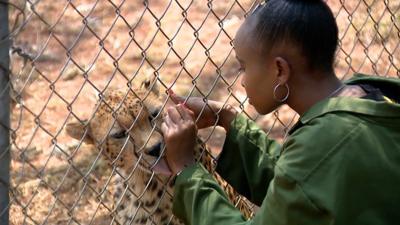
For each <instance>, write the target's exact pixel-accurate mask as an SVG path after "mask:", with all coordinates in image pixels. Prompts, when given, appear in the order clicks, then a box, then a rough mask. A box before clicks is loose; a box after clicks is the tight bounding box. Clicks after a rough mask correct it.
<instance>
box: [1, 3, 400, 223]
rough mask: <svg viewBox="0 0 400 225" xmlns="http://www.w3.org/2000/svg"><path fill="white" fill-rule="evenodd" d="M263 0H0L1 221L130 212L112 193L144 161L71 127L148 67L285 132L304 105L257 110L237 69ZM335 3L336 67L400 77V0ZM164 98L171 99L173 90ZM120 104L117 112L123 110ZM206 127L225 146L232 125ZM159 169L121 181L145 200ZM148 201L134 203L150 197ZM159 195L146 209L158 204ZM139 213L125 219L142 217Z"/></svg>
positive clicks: (175, 84)
mask: <svg viewBox="0 0 400 225" xmlns="http://www.w3.org/2000/svg"><path fill="white" fill-rule="evenodd" d="M254 4H257V3H256V2H254V1H253V0H230V1H211V0H209V1H193V0H192V1H190V0H168V1H161V0H151V1H126V0H102V1H100V0H69V1H57V2H54V1H51V0H11V1H7V0H1V1H0V23H1V24H0V37H1V42H0V65H1V69H0V75H1V77H0V94H1V95H0V101H1V104H0V105H1V110H0V120H1V127H0V135H1V136H0V147H1V148H0V169H1V170H0V176H1V179H0V181H1V182H0V195H1V197H0V206H1V207H0V213H1V220H0V223H1V224H7V221H8V220H9V221H10V224H110V223H113V222H120V221H117V219H116V211H117V210H124V209H121V204H120V203H119V202H118V201H117V202H116V200H115V198H113V197H115V194H112V193H116V191H115V190H114V189H115V188H117V189H118V186H117V185H116V183H118V182H120V183H126V182H127V180H128V178H129V177H132V176H134V175H133V174H134V173H136V172H137V171H138V170H139V169H138V166H137V165H138V164H137V163H136V162H135V163H133V164H135V165H133V166H135V168H134V169H133V170H132V173H131V174H125V175H124V176H126V177H124V176H122V175H121V174H119V172H118V169H116V166H117V165H118V164H117V163H116V162H112V163H111V165H109V164H107V163H106V162H107V160H105V158H104V157H103V155H102V153H101V151H102V150H101V151H100V152H99V151H98V149H97V150H96V147H94V146H95V145H93V144H86V143H84V140H75V139H72V138H71V137H70V136H69V135H67V134H66V132H65V127H66V124H67V123H68V122H70V121H80V123H81V124H85V120H86V119H89V121H90V120H91V119H93V117H94V114H96V113H99V110H101V109H100V108H101V107H98V106H97V107H96V106H95V102H97V101H99V100H98V99H100V101H103V102H107V99H106V95H107V92H108V90H111V89H113V90H115V89H120V90H124V91H123V93H125V97H124V98H123V99H127V98H128V97H127V96H128V93H130V92H134V95H135V96H137V97H138V95H139V94H137V93H135V90H136V89H135V88H134V87H137V86H138V85H140V84H141V82H142V81H143V80H144V79H145V78H146V77H148V76H149V75H150V76H152V77H155V78H156V82H157V84H158V86H159V87H160V93H162V94H164V93H166V92H165V91H166V90H169V89H173V90H174V92H176V93H178V94H180V95H183V96H199V97H203V98H204V100H205V101H206V100H207V99H213V100H219V101H223V102H226V103H229V104H231V105H234V106H237V107H238V108H240V109H241V110H242V111H243V112H245V113H247V115H248V116H249V117H251V118H252V119H254V120H256V121H257V122H258V123H259V124H260V126H261V127H263V128H264V129H265V130H266V131H267V133H268V135H269V137H271V138H275V139H278V140H282V139H283V138H284V136H285V134H286V131H287V130H288V128H289V127H290V126H291V125H292V124H293V122H295V120H296V119H297V115H296V114H295V113H294V112H292V111H291V110H290V109H288V108H287V107H281V108H280V109H279V110H277V111H275V112H274V113H272V114H271V115H267V116H258V115H257V114H256V113H255V111H254V110H253V109H252V108H251V107H250V106H249V105H248V103H247V102H246V96H245V92H244V90H243V89H242V88H241V86H240V80H239V78H238V73H237V70H238V68H239V66H238V64H237V63H236V60H235V56H234V52H233V45H232V40H233V37H234V35H235V32H236V30H237V28H238V27H239V25H240V24H241V22H242V21H243V20H244V18H245V15H246V13H247V12H248V11H249V10H250V9H251V8H252V7H253V6H254ZM328 4H329V5H330V7H331V8H332V10H333V11H334V14H335V16H336V18H337V22H338V25H339V29H340V35H339V38H340V43H339V44H340V46H339V49H338V52H337V62H336V73H337V75H338V76H339V77H341V78H342V79H346V78H348V77H349V76H350V75H351V74H352V73H354V72H363V73H368V74H374V75H380V76H394V77H400V61H399V58H400V57H399V55H400V47H399V45H400V2H399V1H394V0H393V1H389V0H384V1H383V0H351V1H345V0H341V1H333V0H332V1H328ZM7 10H8V13H7ZM8 31H9V33H7V32H8ZM9 58H10V63H9ZM7 74H9V76H5V75H7ZM125 90H131V91H125ZM94 93H96V94H94ZM164 95H165V96H167V94H164ZM139 98H140V97H139ZM140 99H141V100H143V99H142V98H140ZM161 102H162V104H161V105H162V106H165V104H166V102H167V98H164V100H161ZM140 105H141V107H142V108H143V104H140ZM120 107H121V104H120V105H119V106H118V107H117V108H120ZM111 108H112V110H109V111H107V110H106V111H107V112H106V113H109V114H110V115H111V114H112V115H114V116H115V113H116V112H115V111H114V110H115V108H113V107H111ZM9 111H11V114H10V113H9ZM106 122H107V121H104V123H106ZM103 128H104V127H101V125H99V128H98V129H99V130H100V129H103ZM104 129H105V128H104ZM104 132H106V133H105V134H106V135H108V134H110V133H111V132H113V130H112V129H108V130H107V129H105V130H104ZM85 135H87V134H86V133H84V136H85ZM113 135H118V133H117V134H115V133H114V134H113ZM199 135H200V137H201V139H202V140H203V141H204V142H205V143H206V145H207V146H208V149H209V150H210V152H211V153H212V155H215V154H217V153H218V150H219V149H220V148H221V145H222V143H223V135H224V133H223V132H222V131H221V130H220V129H219V128H216V127H213V128H209V129H206V130H203V131H201V132H200V134H199ZM149 139H150V138H149V137H148V138H147V142H148V141H149ZM9 142H10V144H9ZM118 155H122V156H123V153H118ZM140 160H141V158H140V157H139V161H140ZM8 168H10V169H8ZM9 177H10V179H9ZM121 177H122V180H121V179H118V178H121ZM127 177H128V178H127ZM155 179H156V178H154V177H151V178H150V180H149V182H147V183H146V184H145V185H144V186H143V188H142V190H136V189H135V188H131V187H127V186H122V189H121V190H117V193H118V192H120V195H122V197H124V196H125V198H126V197H127V196H128V194H127V193H128V192H133V193H134V194H135V198H136V199H139V200H140V198H141V197H142V196H144V195H145V193H146V192H148V191H150V190H151V189H153V186H154V185H153V183H154V182H152V180H155ZM163 190H165V191H164V192H161V194H160V195H156V196H157V197H156V198H157V199H160V198H161V199H162V198H169V199H170V197H171V193H170V192H169V191H168V187H167V186H166V187H165V188H163ZM137 191H138V192H139V194H136V193H135V192H137ZM143 198H144V197H143ZM119 199H121V197H119ZM146 204H147V202H141V203H140V204H138V205H135V207H136V209H137V208H143V209H146V208H148V207H147V205H146ZM156 205H157V204H156ZM157 207H159V208H161V205H160V203H158V205H157ZM157 207H155V209H154V210H153V211H151V210H150V211H149V210H147V211H146V212H144V213H145V214H147V215H152V216H154V215H157V209H156V208H157ZM8 214H9V216H8ZM139 214H140V213H138V214H135V213H133V214H131V216H130V217H129V218H126V219H127V220H126V221H128V222H130V223H131V224H135V223H137V220H138V218H139V216H138V215H139ZM8 218H9V219H8ZM141 218H143V217H140V218H139V219H141ZM171 219H172V218H171V217H170V215H168V217H165V218H163V220H164V221H167V222H168V221H170V220H171ZM149 220H150V222H149V223H148V224H151V218H150V219H149ZM128 222H120V223H124V224H125V223H126V224H128ZM139 222H140V220H139ZM153 223H154V221H153Z"/></svg>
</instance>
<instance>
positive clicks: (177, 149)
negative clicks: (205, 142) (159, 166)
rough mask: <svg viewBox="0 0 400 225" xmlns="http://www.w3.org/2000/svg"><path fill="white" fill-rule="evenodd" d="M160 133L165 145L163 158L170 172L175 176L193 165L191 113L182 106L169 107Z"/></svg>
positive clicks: (193, 131)
mask: <svg viewBox="0 0 400 225" xmlns="http://www.w3.org/2000/svg"><path fill="white" fill-rule="evenodd" d="M161 131H162V132H163V135H164V142H165V145H166V152H165V158H166V160H167V164H168V166H169V169H170V170H171V172H172V173H173V174H174V175H175V174H176V173H178V172H179V171H181V170H183V169H184V168H185V167H188V166H190V165H193V164H194V163H195V159H194V148H195V146H196V137H197V127H196V124H195V122H194V114H193V112H192V111H191V110H189V109H187V108H186V107H185V106H183V105H182V104H178V105H176V106H173V107H169V108H168V109H167V113H166V115H165V117H164V122H163V123H162V124H161Z"/></svg>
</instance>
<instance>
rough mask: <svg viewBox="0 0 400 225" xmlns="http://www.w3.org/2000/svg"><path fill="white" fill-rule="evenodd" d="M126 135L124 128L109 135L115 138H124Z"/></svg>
mask: <svg viewBox="0 0 400 225" xmlns="http://www.w3.org/2000/svg"><path fill="white" fill-rule="evenodd" d="M127 136H128V132H126V130H122V131H120V132H117V133H114V134H111V135H110V137H112V138H115V139H122V138H126V137H127Z"/></svg>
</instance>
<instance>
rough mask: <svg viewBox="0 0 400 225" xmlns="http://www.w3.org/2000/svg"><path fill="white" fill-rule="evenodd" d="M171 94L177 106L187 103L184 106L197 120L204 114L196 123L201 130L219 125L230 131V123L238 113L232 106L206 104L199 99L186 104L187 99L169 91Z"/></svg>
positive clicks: (213, 103) (218, 103) (191, 98)
mask: <svg viewBox="0 0 400 225" xmlns="http://www.w3.org/2000/svg"><path fill="white" fill-rule="evenodd" d="M169 94H170V97H171V100H172V101H173V102H174V103H175V104H183V103H185V104H184V105H185V106H186V107H187V108H189V109H190V110H191V111H192V112H193V113H194V118H195V119H197V118H198V117H199V114H200V113H202V114H201V116H200V118H198V120H197V122H196V125H197V127H198V128H199V129H202V128H207V127H210V126H213V125H215V124H217V125H219V126H222V127H223V128H225V130H226V131H228V129H229V126H230V123H231V122H232V120H233V119H234V118H235V117H236V114H237V111H236V110H235V109H234V108H233V107H232V106H230V105H224V104H223V103H222V102H217V101H212V100H208V101H207V104H206V103H205V102H204V101H203V99H202V98H199V97H190V98H188V99H187V100H186V102H185V98H183V97H181V96H178V95H176V94H174V93H173V92H172V91H169ZM203 108H204V109H203ZM217 120H218V121H217Z"/></svg>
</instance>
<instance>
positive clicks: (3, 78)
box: [0, 1, 10, 225]
mask: <svg viewBox="0 0 400 225" xmlns="http://www.w3.org/2000/svg"><path fill="white" fill-rule="evenodd" d="M8 34H9V30H8V4H7V1H2V2H0V224H1V225H7V224H8V222H9V216H8V209H9V194H8V193H9V192H8V188H9V178H10V138H9V137H10V136H9V127H10V85H9V76H8V75H9V70H8V68H9V62H10V59H9V47H10V41H9V38H8Z"/></svg>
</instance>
